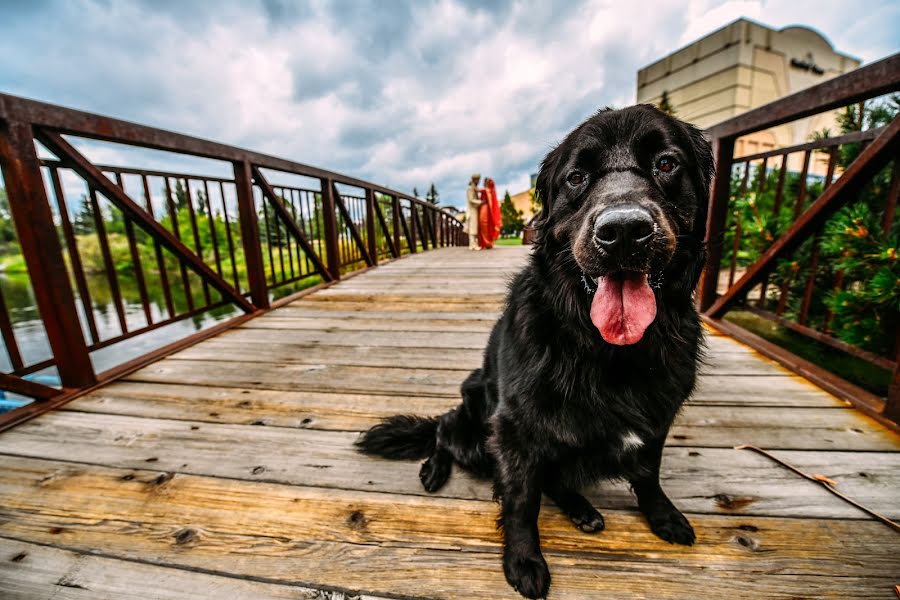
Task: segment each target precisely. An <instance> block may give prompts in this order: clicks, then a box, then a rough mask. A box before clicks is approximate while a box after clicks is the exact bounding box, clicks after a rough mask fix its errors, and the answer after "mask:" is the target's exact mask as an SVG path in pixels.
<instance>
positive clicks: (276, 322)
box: [243, 312, 494, 333]
mask: <svg viewBox="0 0 900 600" xmlns="http://www.w3.org/2000/svg"><path fill="white" fill-rule="evenodd" d="M493 326H494V321H488V320H480V321H473V320H462V319H427V320H426V319H407V320H402V319H346V318H340V317H333V318H329V317H291V316H286V315H283V314H279V313H278V312H275V313H274V314H272V315H271V316H268V317H260V318H258V319H253V320H252V321H248V322H247V323H245V324H244V325H243V327H244V328H245V329H276V330H281V331H291V330H294V329H312V330H323V329H324V330H328V331H341V330H344V331H392V332H396V331H435V332H446V333H449V332H456V331H461V332H471V333H485V332H490V331H491V329H492V328H493Z"/></svg>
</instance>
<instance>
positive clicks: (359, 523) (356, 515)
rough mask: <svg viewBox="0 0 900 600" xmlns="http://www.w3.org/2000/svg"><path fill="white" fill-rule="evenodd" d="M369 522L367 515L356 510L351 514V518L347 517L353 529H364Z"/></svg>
mask: <svg viewBox="0 0 900 600" xmlns="http://www.w3.org/2000/svg"><path fill="white" fill-rule="evenodd" d="M368 522H369V521H368V519H366V515H364V514H363V512H362V511H361V510H354V511H353V512H352V513H350V516H349V517H347V524H348V525H349V526H350V527H352V528H353V529H364V528H365V526H366V524H367V523H368Z"/></svg>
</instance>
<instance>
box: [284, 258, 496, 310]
mask: <svg viewBox="0 0 900 600" xmlns="http://www.w3.org/2000/svg"><path fill="white" fill-rule="evenodd" d="M379 268H380V267H379ZM317 297H318V294H312V295H311V296H304V297H303V298H301V299H299V300H295V301H294V302H291V303H290V304H287V305H285V306H283V307H281V308H279V309H278V310H279V311H282V310H284V311H288V312H287V313H286V314H291V313H290V311H291V310H293V309H295V308H296V309H298V310H301V311H305V312H307V313H308V314H329V313H331V311H338V312H340V311H346V312H355V313H362V314H364V313H368V312H376V313H377V314H383V315H391V314H405V315H407V318H412V317H411V315H412V314H416V313H419V312H422V313H425V314H435V313H442V314H443V313H446V314H482V313H489V314H492V315H495V316H494V318H497V317H499V316H500V314H501V312H502V310H503V302H502V300H501V301H497V302H482V301H480V299H473V301H472V302H452V303H451V302H432V303H429V302H423V301H420V300H414V299H411V298H407V299H406V300H398V301H396V302H391V303H381V304H377V305H375V304H372V303H371V302H342V301H340V300H333V301H326V302H320V301H319V300H317V299H316V298H317ZM441 318H447V317H441Z"/></svg>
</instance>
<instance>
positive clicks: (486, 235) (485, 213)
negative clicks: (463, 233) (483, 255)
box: [478, 178, 500, 250]
mask: <svg viewBox="0 0 900 600" xmlns="http://www.w3.org/2000/svg"><path fill="white" fill-rule="evenodd" d="M499 237H500V204H499V203H498V202H497V188H496V186H495V185H494V180H493V179H490V178H488V179H485V180H484V188H483V189H482V190H481V208H479V209H478V246H479V247H480V248H482V249H484V250H488V249H490V248H493V247H494V241H495V240H496V239H497V238H499Z"/></svg>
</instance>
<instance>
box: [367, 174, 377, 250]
mask: <svg viewBox="0 0 900 600" xmlns="http://www.w3.org/2000/svg"><path fill="white" fill-rule="evenodd" d="M375 235H376V233H375V191H374V190H372V189H369V188H366V245H367V246H368V250H369V256H370V257H371V258H372V266H374V267H377V266H378V244H376V243H375V241H376V240H375Z"/></svg>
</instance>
